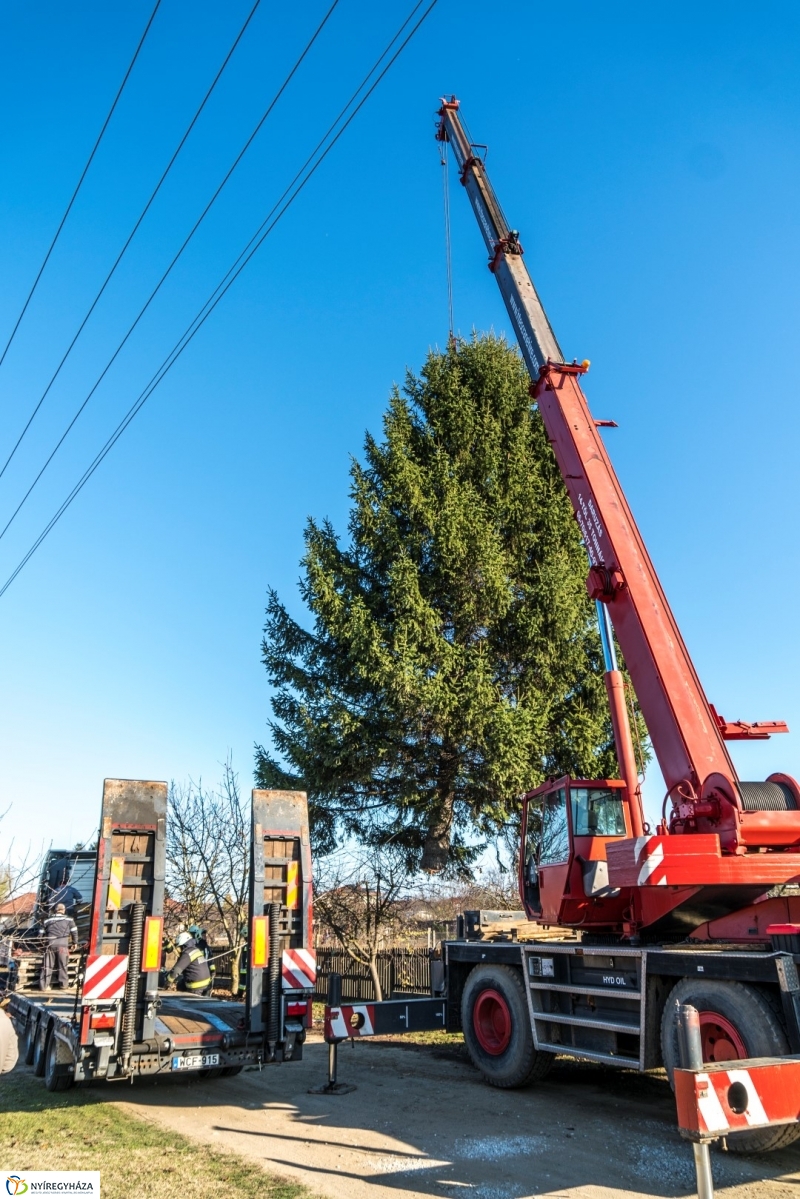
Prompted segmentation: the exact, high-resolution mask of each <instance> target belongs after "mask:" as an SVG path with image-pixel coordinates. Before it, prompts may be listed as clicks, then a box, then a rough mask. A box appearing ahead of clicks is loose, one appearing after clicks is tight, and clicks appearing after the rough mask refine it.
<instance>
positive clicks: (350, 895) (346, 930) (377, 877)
mask: <svg viewBox="0 0 800 1199" xmlns="http://www.w3.org/2000/svg"><path fill="white" fill-rule="evenodd" d="M407 882H408V872H407V869H406V866H405V863H404V860H403V858H402V856H401V854H400V853H395V852H393V851H392V850H391V849H389V850H387V849H370V850H365V849H364V848H361V847H359V849H358V850H357V851H356V853H354V854H351V853H348V852H347V851H343V852H339V853H337V854H332V855H330V856H329V857H326V858H320V859H318V861H317V863H316V872H315V880H314V910H315V914H316V918H317V920H318V922H319V923H320V924H322V925H325V926H327V928H328V929H330V931H331V932H332V933H333V935H334V937H335V938H336V940H337V941H338V942H339V944H340V945H341V947H342V949H343V950H344V952H345V953H346V954H347V955H348V957H350V958H352V960H353V961H354V962H358V963H360V964H361V965H362V966H366V967H367V969H368V970H369V972H370V976H371V978H372V984H373V986H374V988H375V998H376V999H377V1000H381V999H383V989H382V987H381V982H380V979H379V977H378V965H377V959H378V952H379V950H381V949H383V948H384V947H385V946H386V945H389V944H392V942H393V939H394V937H395V936H396V935H397V933H398V931H399V930H400V928H401V926H402V923H403V912H402V909H401V907H400V905H399V904H398V900H399V899H400V896H401V894H402V893H403V890H404V888H405V887H406V885H407Z"/></svg>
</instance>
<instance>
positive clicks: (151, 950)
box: [142, 916, 164, 973]
mask: <svg viewBox="0 0 800 1199" xmlns="http://www.w3.org/2000/svg"><path fill="white" fill-rule="evenodd" d="M163 933H164V918H163V916H148V917H147V919H146V920H145V922H144V938H143V941H142V970H143V971H145V973H147V972H148V971H150V970H158V968H159V966H160V965H161V940H162V937H163Z"/></svg>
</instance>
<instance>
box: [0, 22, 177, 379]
mask: <svg viewBox="0 0 800 1199" xmlns="http://www.w3.org/2000/svg"><path fill="white" fill-rule="evenodd" d="M160 5H161V0H156V5H155V8H154V9H153V11H152V12H151V13H150V19H149V20H148V22H147V24H146V25H145V27H144V33H143V34H142V36H141V37H140V38H139V44H138V46H137V47H136V49H135V51H134V54H133V58H132V59H131V61H130V63H129V64H128V69H127V71H126V72H125V74H124V75H123V77H122V83H121V84H120V85H119V88H118V89H117V94H116V96H115V97H114V102H113V103H112V105H111V107H110V108H109V110H108V115H107V116H106V119H105V120H104V121H103V127H102V129H101V130H100V132H99V134H98V135H97V141H96V142H95V143H94V146H93V147H92V152H91V154H90V155H89V157H88V158H87V160H86V166H85V167H84V168H83V170H82V171H81V177H80V179H79V180H78V183H77V186H76V188H75V190H74V192H73V193H72V198H71V199H70V202H69V204H67V207H66V209H65V210H64V215H63V216H62V218H61V220H60V222H59V225H58V228H57V229H56V232H55V237H54V238H53V240H52V241H51V242H50V248H49V249H48V251H47V253H46V254H45V256H44V261H43V262H42V265H41V266H40V267H39V271H38V273H37V275H36V278H35V279H34V281H33V287H32V288H31V290H30V291H29V292H28V298H27V299H26V301H25V303H24V304H23V305H22V311H21V312H20V314H19V316H18V317H17V322H16V324H15V325H14V328H13V329H12V330H11V336H10V337H9V339H8V341H7V342H6V346H5V349H4V350H3V353H2V355H0V366H2V365H3V363H4V362H5V357H6V354H7V353H8V351H9V349H10V347H11V343H12V341H13V340H14V338H15V337H16V334H17V329H19V327H20V325H21V324H22V318H23V317H24V315H25V313H26V312H27V310H28V305H29V304H30V302H31V300H32V299H33V293H34V292H35V291H36V288H37V287H38V286H39V280H40V279H41V277H42V275H43V274H44V268H45V267H46V266H47V263H48V261H49V259H50V255H51V254H52V253H53V250H54V249H55V244H56V242H57V241H58V239H59V237H60V236H61V230H62V229H63V228H64V225H65V224H66V221H67V217H68V216H69V214H70V212H71V210H72V205H73V204H74V203H75V200H76V199H77V196H78V192H79V191H80V190H81V187H82V185H83V181H84V179H85V178H86V175H87V173H88V171H89V167H90V166H91V165H92V160H93V159H94V156H95V154H96V153H97V150H98V147H99V146H100V143H101V141H102V140H103V135H104V133H105V131H106V129H107V128H108V123H109V121H110V120H111V118H112V116H113V115H114V109H115V108H116V107H117V104H118V103H119V99H120V96H121V95H122V93H123V91H124V90H125V84H126V83H127V82H128V77H129V76H130V73H131V71H132V70H133V66H134V63H135V62H136V59H137V58H138V57H139V51H140V50H141V48H142V46H143V45H144V42H145V38H146V37H147V35H148V33H149V32H150V26H151V25H152V24H153V19H154V18H155V15H156V13H157V12H158V9H159V7H160Z"/></svg>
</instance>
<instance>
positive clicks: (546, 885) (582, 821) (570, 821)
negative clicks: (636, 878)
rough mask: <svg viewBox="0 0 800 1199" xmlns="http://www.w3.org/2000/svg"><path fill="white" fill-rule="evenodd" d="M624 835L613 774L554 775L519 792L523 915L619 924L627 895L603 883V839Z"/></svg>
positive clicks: (620, 789) (627, 832) (623, 801)
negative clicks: (524, 792)
mask: <svg viewBox="0 0 800 1199" xmlns="http://www.w3.org/2000/svg"><path fill="white" fill-rule="evenodd" d="M631 836H632V832H631V821H630V813H629V810H628V797H627V791H626V787H625V783H624V782H623V781H622V780H620V779H595V780H589V781H587V780H585V779H571V778H561V779H556V780H554V781H552V782H549V783H545V784H544V785H543V786H541V787H537V788H536V790H535V791H529V792H528V793H527V795H524V796H523V811H522V853H521V854H520V872H521V878H520V891H521V894H522V899H523V903H524V905H525V910H526V912H527V914H528V916H529V918H530V919H531V920H537V921H539V922H540V923H541V924H562V925H567V926H574V927H578V926H580V925H581V924H584V923H588V924H591V926H592V928H597V927H598V926H600V927H603V926H605V925H606V924H607V925H608V927H609V928H617V927H619V926H620V924H621V921H622V918H623V912H624V910H625V909H626V908H627V907H628V905H629V903H630V895H629V892H628V890H627V888H622V889H621V888H619V887H612V886H610V885H609V882H608V863H607V861H606V845H607V844H608V842H609V841H612V840H618V841H621V840H623V839H624V838H626V837H631Z"/></svg>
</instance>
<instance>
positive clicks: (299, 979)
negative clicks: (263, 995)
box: [281, 949, 317, 991]
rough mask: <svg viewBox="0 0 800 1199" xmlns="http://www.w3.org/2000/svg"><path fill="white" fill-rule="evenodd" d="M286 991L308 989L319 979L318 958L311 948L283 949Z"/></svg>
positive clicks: (283, 972) (284, 985)
mask: <svg viewBox="0 0 800 1199" xmlns="http://www.w3.org/2000/svg"><path fill="white" fill-rule="evenodd" d="M282 965H283V969H282V971H281V974H282V977H283V990H284V991H298V990H303V991H305V990H308V989H309V988H313V987H314V986H315V984H316V981H317V959H316V957H315V955H314V953H313V951H312V950H309V949H285V950H284V951H283V963H282Z"/></svg>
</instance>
